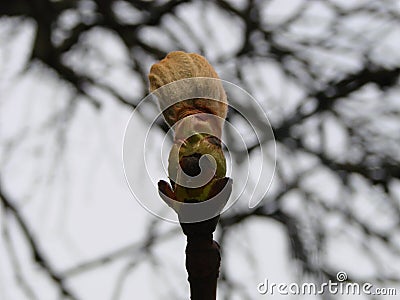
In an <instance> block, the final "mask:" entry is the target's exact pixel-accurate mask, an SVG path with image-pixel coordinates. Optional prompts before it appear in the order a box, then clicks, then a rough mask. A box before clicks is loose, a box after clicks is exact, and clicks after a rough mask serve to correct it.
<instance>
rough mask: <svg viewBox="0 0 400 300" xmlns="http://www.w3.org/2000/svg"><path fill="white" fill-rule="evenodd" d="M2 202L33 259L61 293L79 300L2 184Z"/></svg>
mask: <svg viewBox="0 0 400 300" xmlns="http://www.w3.org/2000/svg"><path fill="white" fill-rule="evenodd" d="M0 200H1V203H2V204H3V206H4V209H5V211H6V213H10V214H11V215H12V216H13V217H14V219H15V220H16V222H17V224H18V225H19V227H20V229H21V231H22V234H23V236H24V238H25V240H26V242H27V243H28V245H29V249H30V251H31V254H32V258H33V260H34V261H35V263H36V264H38V265H39V266H40V267H41V268H42V270H43V271H44V272H45V273H46V274H47V276H48V277H49V278H50V279H51V280H52V281H53V282H54V283H55V286H56V287H57V288H58V289H59V291H60V293H61V294H62V295H63V296H65V297H67V298H69V299H72V300H78V298H77V297H76V295H74V293H73V292H72V291H71V290H70V289H69V288H68V287H67V286H66V282H65V278H64V277H62V276H60V275H59V274H58V273H57V272H56V271H55V270H54V269H53V267H52V266H51V265H50V262H49V261H48V259H47V258H46V257H45V255H44V254H43V252H42V251H41V249H40V246H39V244H38V243H37V241H36V240H35V238H34V235H33V233H32V232H31V230H30V229H29V225H28V224H27V222H26V220H25V219H24V217H23V216H22V213H21V212H20V211H19V210H18V208H17V206H15V205H14V203H13V202H12V200H11V199H9V197H8V196H7V195H6V194H5V192H4V190H3V186H2V184H1V182H0Z"/></svg>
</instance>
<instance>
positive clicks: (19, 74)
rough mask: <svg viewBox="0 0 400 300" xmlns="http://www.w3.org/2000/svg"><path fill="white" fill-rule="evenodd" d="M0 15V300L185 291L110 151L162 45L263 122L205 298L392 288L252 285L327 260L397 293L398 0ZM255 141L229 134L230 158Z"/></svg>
mask: <svg viewBox="0 0 400 300" xmlns="http://www.w3.org/2000/svg"><path fill="white" fill-rule="evenodd" d="M0 15H1V18H0V299H1V300H23V299H40V300H45V299H74V300H78V299H82V300H85V299H86V300H89V299H98V300H103V299H161V297H163V298H164V299H188V298H189V296H188V295H189V286H188V283H187V281H186V277H187V274H186V270H185V267H184V259H185V258H184V247H185V243H186V241H185V237H184V235H183V234H182V233H181V229H180V228H179V226H177V225H176V224H172V223H169V222H165V221H163V220H161V219H158V218H156V217H154V216H153V215H151V214H149V213H148V212H147V211H146V210H144V209H143V208H142V207H141V206H140V205H139V204H138V203H137V202H136V201H135V199H134V198H133V196H132V195H131V194H130V192H129V189H128V187H127V184H126V181H125V178H124V173H123V168H122V158H121V157H122V155H121V151H122V150H121V149H122V139H123V133H124V129H125V126H126V124H127V121H128V119H129V116H130V114H131V112H132V110H133V109H134V108H135V107H136V105H137V104H138V103H139V102H140V100H141V99H142V98H143V97H144V96H146V95H147V94H148V80H147V74H148V72H149V70H150V66H151V65H152V64H153V63H155V62H157V61H158V60H160V59H162V58H163V57H164V56H165V55H166V54H167V53H168V52H170V51H174V50H183V51H187V52H196V53H199V54H202V55H204V56H206V57H207V59H208V60H209V61H210V62H211V64H212V65H213V66H214V67H215V69H216V70H217V72H218V74H219V75H220V77H221V78H222V79H224V80H228V81H231V82H233V83H235V84H237V85H239V86H240V87H242V88H244V89H245V90H247V91H248V92H249V93H251V94H252V95H253V96H254V97H255V98H256V100H257V101H258V102H259V103H260V105H261V106H262V107H263V108H264V110H265V111H266V112H267V114H268V117H269V120H270V122H271V125H272V127H273V130H274V134H275V139H276V147H277V168H276V172H275V177H274V180H273V183H272V186H271V189H270V191H269V193H268V194H267V195H266V196H265V201H263V202H262V203H261V204H260V205H259V206H258V207H256V208H254V209H252V210H249V209H248V208H247V207H246V205H237V206H234V207H233V208H232V209H231V210H229V211H228V212H227V213H226V214H223V215H222V217H221V222H220V225H219V227H218V229H217V232H216V239H217V240H218V241H219V243H220V244H221V246H222V249H223V254H222V255H223V256H222V266H221V274H220V281H219V288H218V299H232V300H234V299H270V298H273V299H310V298H312V299H333V298H335V299H354V298H357V299H367V298H368V299H395V298H396V297H395V296H387V297H386V298H385V297H383V296H368V297H367V296H359V297H355V296H349V295H348V296H339V295H336V296H330V295H328V294H325V295H323V296H315V297H311V296H303V297H301V296H280V295H273V296H271V295H260V294H259V293H258V292H257V285H258V284H259V283H260V282H262V281H264V279H265V278H267V279H269V280H270V282H275V283H280V282H283V283H290V282H299V283H302V282H315V283H322V282H327V281H328V280H329V279H332V280H335V279H336V274H337V272H339V271H344V272H346V273H347V275H348V278H349V280H350V281H354V282H360V283H363V282H370V283H372V284H373V285H374V286H375V287H386V288H389V287H390V288H391V287H396V288H397V289H398V290H397V294H398V295H399V294H400V289H399V288H400V231H399V229H400V180H399V177H400V164H399V162H400V151H399V150H400V101H399V100H400V99H399V98H400V86H399V74H400V26H399V25H400V1H396V0H379V1H378V0H375V1H368V0H354V1H348V0H290V1H289V0H275V1H273V0H267V1H261V0H258V1H257V0H249V1H245V0H237V1H234V0H231V1H228V0H209V1H196V0H191V1H190V0H186V1H134V0H127V1H120V0H118V1H117V0H115V1H113V0H109V1H106V0H80V1H78V0H58V1H56V0H13V1H1V2H0ZM232 101H235V100H234V99H233V100H232ZM235 105H238V106H242V107H243V108H244V109H245V108H246V103H235ZM228 119H229V121H230V122H232V124H237V126H238V127H239V128H241V127H240V126H241V125H240V124H241V122H242V120H241V118H240V116H239V115H238V114H237V113H236V112H235V111H231V112H230V113H229V115H228ZM146 122H147V121H146V118H143V120H142V122H137V126H138V130H141V129H144V128H146V127H147V126H148V125H149V124H147V123H146ZM260 122H264V120H261V119H260ZM157 126H158V127H159V134H160V136H163V135H164V132H165V131H166V130H167V128H166V126H165V124H164V123H163V122H162V120H160V122H158V123H157ZM243 128H244V127H243ZM243 130H244V133H245V128H244V129H243ZM272 144H273V143H272V142H271V141H265V144H263V143H250V142H249V143H248V144H247V146H248V147H247V148H246V149H236V152H235V151H234V152H232V153H231V155H233V158H234V161H235V165H234V166H233V167H235V168H236V169H237V170H239V172H238V174H241V173H240V168H241V165H242V163H243V160H242V159H241V157H242V156H243V153H248V155H249V157H250V160H251V159H257V157H256V156H257V155H259V152H257V149H258V148H260V147H265V148H266V149H270V150H271V151H272V149H273V145H272ZM158 151H159V150H158V149H157V145H155V146H154V155H155V156H154V157H157V156H156V153H158ZM271 151H267V152H266V154H265V155H271ZM132 155H137V154H135V153H132ZM141 161H142V160H141V159H139V158H138V165H137V172H138V174H139V175H140V174H142V172H144V169H143V168H144V166H143V163H141ZM250 173H251V170H250ZM164 179H165V177H164ZM242 179H243V178H240V176H236V178H234V182H236V183H237V184H238V183H240V182H241V180H242ZM266 188H267V187H266Z"/></svg>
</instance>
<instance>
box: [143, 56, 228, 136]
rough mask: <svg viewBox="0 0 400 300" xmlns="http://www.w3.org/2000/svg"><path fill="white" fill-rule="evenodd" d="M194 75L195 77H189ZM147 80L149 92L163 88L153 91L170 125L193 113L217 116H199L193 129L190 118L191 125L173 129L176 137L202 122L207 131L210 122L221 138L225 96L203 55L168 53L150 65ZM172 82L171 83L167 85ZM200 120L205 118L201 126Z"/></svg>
mask: <svg viewBox="0 0 400 300" xmlns="http://www.w3.org/2000/svg"><path fill="white" fill-rule="evenodd" d="M193 78H198V79H196V80H192V79H193ZM202 78H204V79H202ZM185 79H188V80H185ZM210 79H215V80H210ZM149 80H150V92H154V91H155V90H157V89H159V88H160V87H163V88H162V89H159V90H158V91H157V92H156V93H155V94H156V96H157V98H158V103H159V106H160V109H161V111H162V112H163V115H164V118H165V120H166V122H167V123H168V124H169V125H170V126H173V125H174V124H175V123H176V122H178V121H179V120H182V119H184V118H185V117H187V116H190V115H194V114H199V113H203V114H204V113H205V114H212V115H215V116H217V118H212V119H207V118H204V117H202V118H200V119H199V120H198V122H196V123H197V124H196V126H197V128H196V129H194V128H192V126H193V125H194V124H193V122H192V121H190V124H186V123H185V122H183V123H182V124H180V125H179V126H177V128H175V132H176V134H177V135H178V136H179V135H181V134H183V135H184V134H185V133H186V135H187V132H186V131H188V130H189V131H190V130H192V131H196V130H197V131H198V130H199V129H201V127H202V126H203V125H204V126H205V127H206V130H205V131H206V132H208V131H209V130H210V128H209V125H210V124H212V130H213V132H214V135H216V136H218V137H219V138H221V134H222V126H223V121H224V119H225V118H226V114H227V110H228V104H227V98H226V94H225V91H224V88H223V86H222V84H221V81H220V80H219V77H218V75H217V73H216V72H215V70H214V68H213V67H212V66H211V65H210V64H209V63H208V61H207V60H206V59H205V58H204V57H203V56H201V55H198V54H196V53H185V52H182V51H174V52H171V53H169V54H168V55H167V56H166V57H165V58H164V59H163V60H161V61H160V62H159V63H156V64H154V65H153V66H152V67H151V70H150V74H149ZM172 82H174V84H172V85H168V84H169V83H172ZM191 95H193V97H191ZM188 97H189V99H188ZM199 97H203V98H199ZM204 97H205V98H204ZM181 100H184V101H181ZM202 121H205V122H204V123H203V125H202ZM207 124H208V127H207ZM179 127H180V128H183V129H182V130H183V131H185V133H183V132H181V133H179V129H178V128H179ZM177 131H178V132H177Z"/></svg>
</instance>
